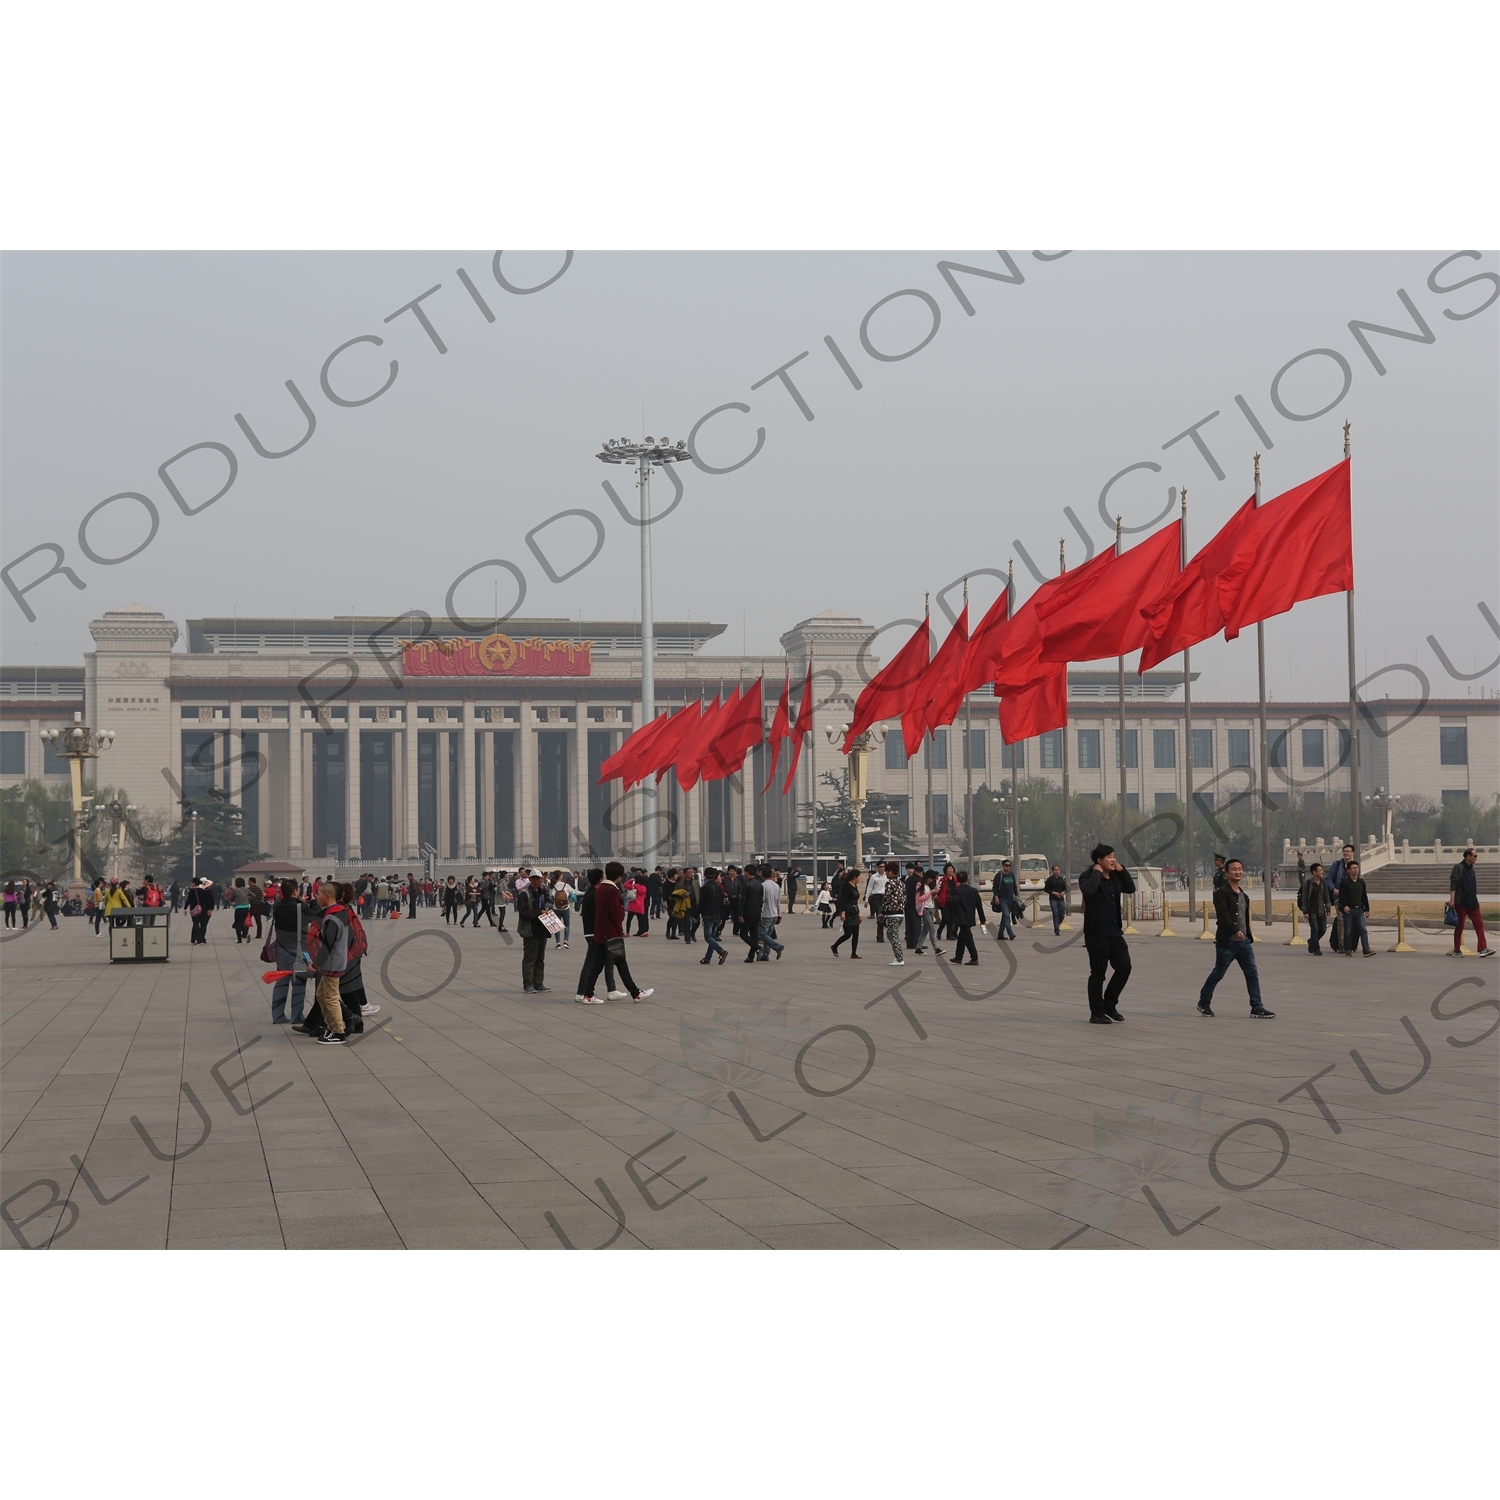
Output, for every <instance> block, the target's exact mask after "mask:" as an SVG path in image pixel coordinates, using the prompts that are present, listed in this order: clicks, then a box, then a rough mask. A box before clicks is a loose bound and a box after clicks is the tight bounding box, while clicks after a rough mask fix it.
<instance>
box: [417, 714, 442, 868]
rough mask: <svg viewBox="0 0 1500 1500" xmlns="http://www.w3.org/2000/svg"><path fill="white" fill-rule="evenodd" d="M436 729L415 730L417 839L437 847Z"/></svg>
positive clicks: (427, 846)
mask: <svg viewBox="0 0 1500 1500" xmlns="http://www.w3.org/2000/svg"><path fill="white" fill-rule="evenodd" d="M437 742H438V737H437V731H436V730H434V729H421V730H418V731H417V840H418V842H419V843H421V844H422V845H424V846H425V847H426V848H429V849H436V848H437V830H438V819H437V751H438V744H437Z"/></svg>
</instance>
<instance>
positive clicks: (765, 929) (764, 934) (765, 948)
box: [760, 917, 783, 958]
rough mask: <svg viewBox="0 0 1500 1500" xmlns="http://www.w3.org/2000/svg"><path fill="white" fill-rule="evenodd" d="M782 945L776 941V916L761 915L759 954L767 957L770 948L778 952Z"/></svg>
mask: <svg viewBox="0 0 1500 1500" xmlns="http://www.w3.org/2000/svg"><path fill="white" fill-rule="evenodd" d="M782 946H783V945H782V944H781V943H778V942H777V941H776V918H775V917H762V918H761V919H760V956H761V957H762V958H769V957H770V956H771V949H772V948H774V949H775V950H776V951H777V952H778V953H780V952H781V950H782Z"/></svg>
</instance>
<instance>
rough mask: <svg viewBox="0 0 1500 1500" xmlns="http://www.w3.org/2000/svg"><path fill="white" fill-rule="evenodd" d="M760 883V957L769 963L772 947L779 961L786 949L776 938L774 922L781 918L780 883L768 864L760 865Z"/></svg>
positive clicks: (762, 960) (763, 961)
mask: <svg viewBox="0 0 1500 1500" xmlns="http://www.w3.org/2000/svg"><path fill="white" fill-rule="evenodd" d="M760 884H761V892H762V894H761V901H760V959H761V962H762V963H769V962H770V958H771V950H772V949H773V948H774V949H775V950H776V958H777V961H778V962H779V961H780V959H781V955H782V954H783V953H784V952H785V951H786V948H785V945H784V944H782V943H779V942H777V940H776V924H777V923H778V922H779V921H780V920H781V883H780V881H778V880H777V879H776V871H775V870H773V869H772V868H771V867H770V865H762V866H761V867H760Z"/></svg>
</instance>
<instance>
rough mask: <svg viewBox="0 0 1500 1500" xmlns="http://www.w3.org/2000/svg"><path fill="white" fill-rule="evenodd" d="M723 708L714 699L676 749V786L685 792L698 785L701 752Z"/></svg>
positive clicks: (704, 748) (708, 740)
mask: <svg viewBox="0 0 1500 1500" xmlns="http://www.w3.org/2000/svg"><path fill="white" fill-rule="evenodd" d="M724 708H725V704H723V703H720V702H719V700H718V699H717V698H715V699H714V701H713V702H712V703H710V704H709V705H708V707H707V708H706V709H705V710H704V713H703V717H702V718H701V719H699V721H698V724H697V727H696V728H695V729H694V730H693V731H692V733H691V734H689V735H688V737H687V738H686V739H685V740H684V741H683V743H682V744H681V746H680V747H679V748H678V751H677V785H678V786H680V787H681V788H682V789H683V791H685V792H690V791H692V789H693V788H694V787H695V786H697V785H698V782H699V780H700V766H701V763H702V760H703V752H704V751H705V750H706V749H707V748H708V746H709V744H710V742H711V740H712V738H713V732H714V726H715V724H716V723H717V722H718V718H719V715H720V714H721V713H723V711H724Z"/></svg>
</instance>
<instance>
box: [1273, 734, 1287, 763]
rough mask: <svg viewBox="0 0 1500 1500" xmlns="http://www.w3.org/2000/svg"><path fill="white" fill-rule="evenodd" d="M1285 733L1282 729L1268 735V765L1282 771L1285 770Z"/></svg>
mask: <svg viewBox="0 0 1500 1500" xmlns="http://www.w3.org/2000/svg"><path fill="white" fill-rule="evenodd" d="M1286 733H1287V732H1286V730H1284V729H1273V730H1271V731H1270V733H1269V738H1270V741H1271V760H1270V764H1271V765H1273V766H1279V767H1280V768H1281V769H1282V770H1283V771H1284V770H1286Z"/></svg>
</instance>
